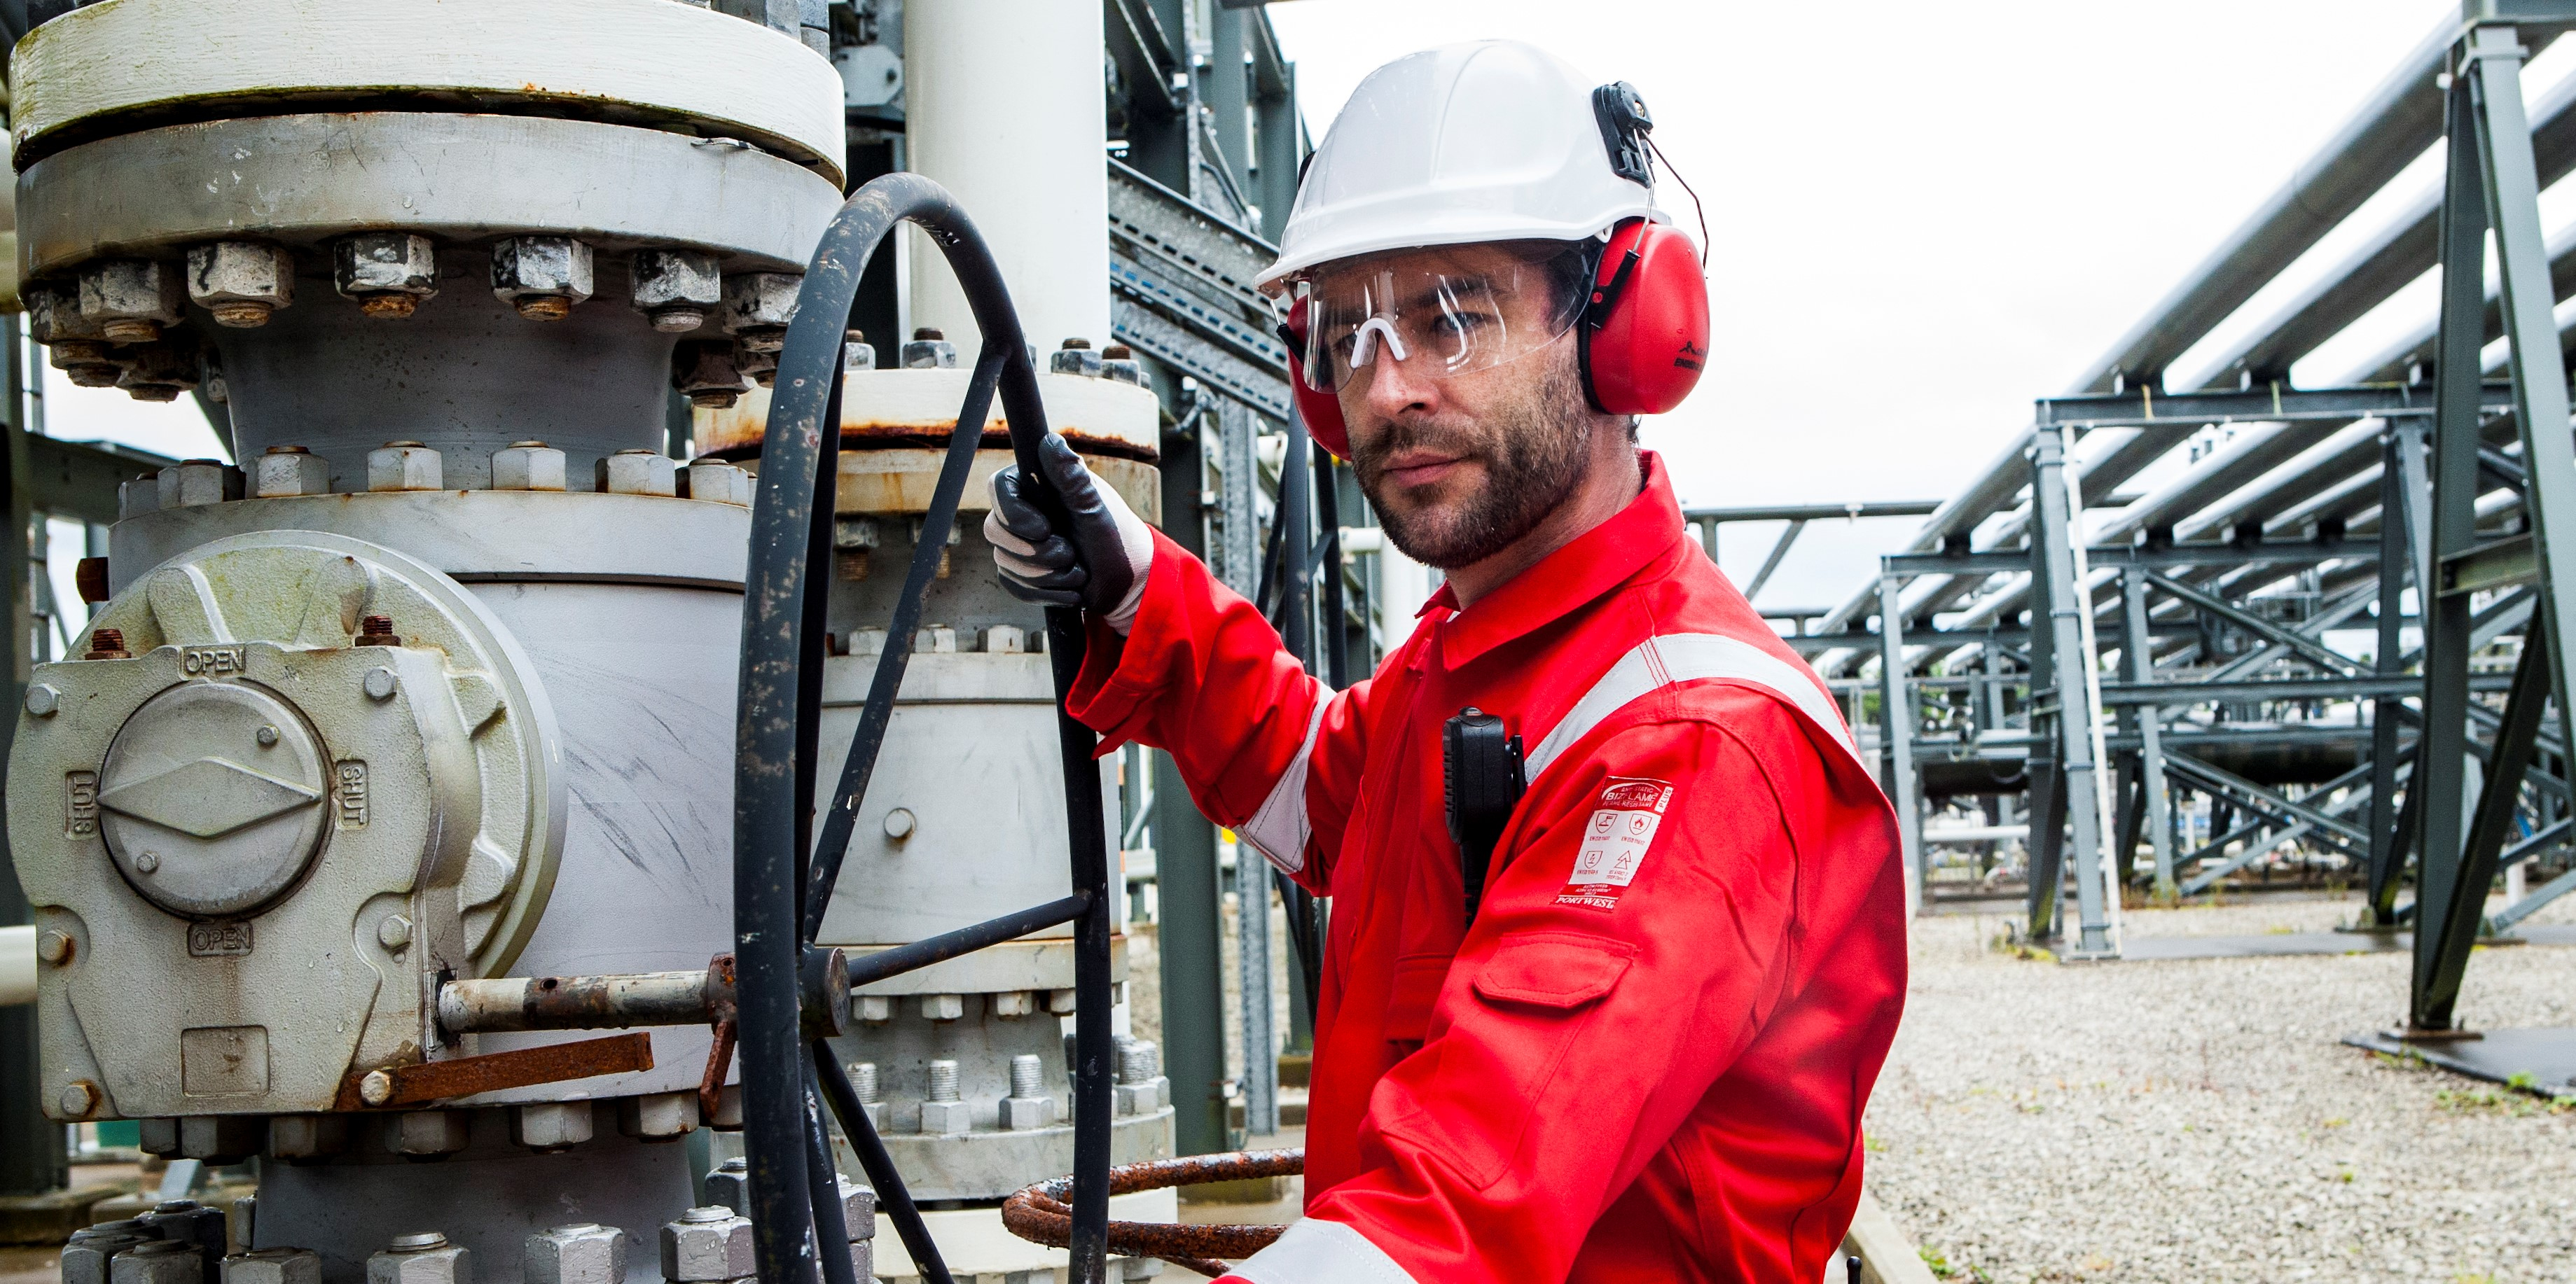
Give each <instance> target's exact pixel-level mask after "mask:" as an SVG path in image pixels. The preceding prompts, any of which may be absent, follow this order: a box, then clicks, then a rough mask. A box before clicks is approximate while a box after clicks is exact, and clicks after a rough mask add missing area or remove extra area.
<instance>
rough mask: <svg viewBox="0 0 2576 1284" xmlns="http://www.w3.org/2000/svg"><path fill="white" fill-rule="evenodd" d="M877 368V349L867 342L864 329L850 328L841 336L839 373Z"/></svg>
mask: <svg viewBox="0 0 2576 1284" xmlns="http://www.w3.org/2000/svg"><path fill="white" fill-rule="evenodd" d="M876 368H877V350H876V348H875V346H874V345H872V344H870V343H869V342H868V336H867V334H866V332H865V331H860V330H852V331H849V332H847V333H846V334H844V335H842V336H841V373H843V374H849V373H851V372H853V371H858V370H874V369H876Z"/></svg>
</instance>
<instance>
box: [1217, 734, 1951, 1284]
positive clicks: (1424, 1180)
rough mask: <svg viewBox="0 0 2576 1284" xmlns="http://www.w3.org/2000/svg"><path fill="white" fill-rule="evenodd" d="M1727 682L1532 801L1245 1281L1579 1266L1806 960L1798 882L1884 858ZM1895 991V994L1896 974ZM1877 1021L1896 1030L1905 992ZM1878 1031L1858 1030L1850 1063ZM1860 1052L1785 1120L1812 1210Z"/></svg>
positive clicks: (1462, 1275)
mask: <svg viewBox="0 0 2576 1284" xmlns="http://www.w3.org/2000/svg"><path fill="white" fill-rule="evenodd" d="M1711 699H1712V697H1709V696H1706V695H1702V696H1700V697H1699V700H1700V701H1702V702H1707V701H1709V700H1711ZM1713 699H1714V701H1715V702H1716V706H1717V708H1718V709H1719V710H1720V711H1721V712H1723V713H1724V714H1725V716H1723V717H1721V718H1717V719H1708V718H1700V719H1694V720H1688V721H1666V722H1649V723H1645V724H1643V725H1637V726H1631V727H1628V728H1626V729H1624V730H1620V731H1617V732H1614V733H1612V734H1611V735H1610V736H1608V737H1607V738H1606V739H1605V740H1604V741H1603V742H1602V743H1601V745H1600V746H1599V747H1598V748H1597V749H1596V750H1594V751H1593V752H1592V753H1590V754H1589V755H1588V756H1587V757H1588V761H1585V762H1583V763H1582V764H1580V766H1578V767H1576V769H1575V770H1574V771H1571V772H1569V773H1568V774H1567V775H1566V776H1565V777H1563V778H1562V779H1560V780H1557V781H1554V782H1552V783H1547V784H1545V785H1544V786H1543V795H1544V796H1542V794H1541V793H1533V794H1532V795H1531V797H1530V800H1529V802H1530V803H1531V804H1533V806H1531V807H1530V808H1529V809H1527V810H1525V811H1524V812H1523V814H1522V815H1520V816H1519V817H1518V818H1517V820H1516V821H1515V832H1514V833H1513V834H1511V835H1507V836H1506V844H1507V847H1508V848H1510V849H1513V850H1514V851H1515V854H1514V855H1513V856H1512V857H1511V859H1510V863H1509V864H1508V865H1507V866H1505V867H1504V868H1503V869H1502V870H1501V871H1500V872H1499V873H1498V875H1497V876H1496V878H1495V880H1494V883H1493V885H1492V888H1491V890H1490V891H1489V892H1488V894H1487V897H1486V900H1485V904H1484V908H1483V910H1482V911H1481V912H1480V913H1479V914H1478V916H1477V919H1476V921H1475V923H1474V925H1473V927H1472V928H1471V930H1470V932H1469V934H1468V936H1467V939H1466V941H1465V942H1464V944H1463V945H1462V947H1461V949H1460V951H1459V954H1458V957H1457V961H1456V963H1455V964H1454V965H1453V966H1452V968H1451V969H1450V972H1449V976H1448V980H1447V982H1446V983H1445V985H1444V986H1443V988H1442V992H1441V996H1440V999H1439V1002H1438V1006H1437V1007H1436V1008H1435V1010H1434V1012H1433V1015H1432V1018H1431V1021H1430V1024H1429V1026H1428V1027H1427V1028H1426V1030H1425V1035H1426V1037H1425V1041H1424V1042H1423V1044H1422V1046H1421V1048H1420V1050H1418V1051H1417V1052H1415V1053H1414V1054H1413V1055H1411V1056H1409V1057H1407V1058H1406V1059H1404V1060H1403V1061H1401V1062H1399V1063H1398V1064H1397V1065H1396V1066H1395V1067H1394V1069H1392V1070H1391V1071H1390V1072H1389V1073H1388V1074H1387V1076H1386V1078H1385V1079H1384V1080H1383V1081H1381V1082H1380V1083H1379V1085H1378V1087H1377V1089H1376V1091H1375V1093H1374V1094H1373V1095H1372V1097H1371V1099H1370V1105H1369V1111H1368V1114H1367V1117H1366V1119H1365V1120H1364V1122H1363V1124H1362V1126H1361V1130H1360V1151H1361V1158H1362V1162H1363V1164H1364V1169H1363V1171H1362V1172H1361V1173H1360V1174H1359V1175H1358V1176H1357V1177H1354V1178H1352V1179H1350V1180H1348V1181H1345V1182H1343V1183H1341V1184H1340V1185H1337V1186H1335V1187H1333V1188H1332V1189H1330V1190H1328V1191H1324V1192H1322V1193H1321V1194H1320V1195H1318V1196H1317V1197H1316V1198H1315V1199H1314V1200H1312V1202H1310V1204H1309V1205H1308V1208H1307V1213H1308V1218H1307V1221H1306V1222H1304V1223H1301V1224H1300V1226H1299V1227H1298V1228H1297V1229H1295V1230H1294V1231H1292V1233H1291V1235H1290V1236H1289V1237H1287V1238H1285V1239H1283V1240H1282V1241H1281V1243H1280V1244H1279V1245H1278V1246H1277V1247H1276V1248H1274V1249H1273V1250H1272V1251H1271V1252H1269V1253H1265V1254H1263V1255H1262V1256H1259V1257H1255V1258H1253V1259H1252V1260H1250V1261H1248V1262H1246V1263H1245V1264H1244V1266H1243V1267H1242V1268H1240V1270H1239V1275H1240V1277H1241V1278H1242V1279H1244V1280H1246V1281H1252V1282H1254V1284H1305V1282H1306V1281H1321V1280H1341V1279H1371V1280H1384V1281H1388V1282H1389V1284H1394V1282H1395V1281H1401V1280H1413V1281H1433V1280H1437V1281H1442V1282H1443V1284H1450V1282H1452V1281H1461V1282H1469V1284H1473V1282H1477V1281H1495V1282H1497V1284H1500V1282H1502V1281H1527V1280H1557V1279H1562V1278H1564V1277H1565V1275H1566V1273H1567V1271H1568V1270H1569V1269H1571V1267H1572V1265H1573V1263H1574V1260H1575V1257H1576V1255H1577V1253H1578V1252H1579V1251H1580V1250H1581V1248H1582V1246H1583V1242H1584V1240H1585V1237H1586V1236H1587V1235H1589V1234H1590V1233H1591V1230H1592V1227H1593V1224H1594V1223H1595V1222H1596V1221H1597V1220H1598V1219H1599V1218H1600V1217H1601V1216H1602V1214H1603V1213H1604V1211H1605V1210H1607V1209H1608V1208H1609V1207H1610V1206H1611V1204H1612V1203H1613V1201H1615V1200H1617V1199H1618V1198H1619V1197H1620V1195H1621V1194H1622V1193H1623V1192H1625V1191H1626V1190H1627V1189H1628V1188H1629V1187H1630V1185H1631V1184H1632V1183H1633V1182H1635V1181H1636V1180H1637V1178H1638V1176H1639V1174H1640V1173H1641V1172H1642V1171H1643V1170H1644V1169H1645V1167H1646V1165H1647V1164H1648V1163H1649V1161H1651V1160H1653V1159H1654V1157H1655V1156H1656V1154H1657V1153H1658V1152H1659V1151H1661V1150H1663V1149H1664V1147H1665V1146H1666V1145H1667V1144H1668V1143H1669V1142H1670V1140H1671V1139H1672V1137H1673V1135H1674V1134H1675V1132H1676V1131H1677V1130H1678V1129H1679V1128H1680V1127H1681V1126H1682V1125H1683V1123H1684V1122H1685V1121H1686V1120H1687V1119H1688V1118H1689V1117H1690V1116H1691V1114H1692V1112H1693V1110H1694V1109H1696V1108H1698V1107H1700V1106H1701V1104H1702V1102H1703V1100H1704V1099H1705V1098H1706V1097H1707V1095H1708V1093H1709V1091H1710V1089H1711V1087H1712V1085H1714V1084H1715V1083H1716V1082H1717V1081H1718V1080H1719V1079H1720V1077H1722V1076H1723V1075H1725V1074H1726V1073H1727V1072H1728V1070H1729V1069H1730V1068H1731V1067H1733V1066H1734V1065H1735V1064H1736V1063H1737V1062H1738V1060H1739V1058H1741V1057H1742V1055H1743V1054H1744V1052H1745V1050H1746V1048H1747V1047H1748V1046H1750V1045H1751V1044H1752V1043H1753V1041H1754V1040H1755V1038H1756V1037H1757V1036H1758V1035H1760V1034H1761V1033H1762V1032H1763V1030H1764V1027H1765V1024H1766V1022H1768V1021H1769V1020H1770V1018H1771V1016H1772V1014H1773V1013H1774V1012H1775V1011H1776V1010H1777V1009H1778V1007H1779V1006H1780V1005H1781V1004H1782V1003H1783V1002H1784V1001H1785V1000H1786V999H1787V998H1789V997H1791V996H1793V995H1794V993H1795V990H1794V989H1793V986H1794V985H1795V984H1796V983H1797V978H1798V977H1800V976H1802V975H1804V974H1805V972H1806V971H1808V970H1811V969H1812V967H1813V966H1814V964H1813V963H1804V964H1802V961H1801V960H1800V959H1799V958H1798V957H1797V955H1796V951H1797V949H1798V944H1797V943H1798V942H1799V941H1800V940H1801V939H1802V932H1803V930H1804V929H1803V927H1802V926H1801V924H1802V922H1803V920H1804V917H1805V915H1804V914H1803V913H1802V912H1801V910H1800V908H1799V907H1800V905H1801V903H1802V902H1804V901H1806V900H1808V899H1809V898H1811V897H1812V896H1814V895H1815V892H1814V890H1813V887H1812V886H1811V885H1810V886H1806V887H1802V880H1817V879H1819V878H1822V879H1825V880H1851V881H1853V882H1855V883H1856V884H1857V885H1858V886H1860V887H1861V888H1864V889H1865V888H1867V887H1869V886H1870V885H1872V884H1874V883H1875V882H1877V881H1878V879H1877V877H1876V876H1877V875H1878V874H1879V873H1881V872H1883V871H1882V870H1881V869H1880V868H1878V867H1879V866H1883V865H1884V864H1885V855H1884V853H1885V851H1886V850H1888V843H1887V837H1888V828H1887V826H1886V823H1885V820H1884V815H1883V809H1884V804H1883V803H1882V802H1880V801H1879V800H1878V799H1877V797H1876V794H1875V791H1874V790H1871V789H1869V788H1868V786H1867V784H1866V782H1859V787H1858V788H1854V787H1852V786H1851V784H1850V782H1846V783H1845V784H1843V785H1841V786H1837V785H1836V784H1835V783H1834V780H1833V778H1832V777H1831V776H1830V775H1829V774H1828V772H1827V770H1826V769H1825V766H1824V764H1823V761H1822V758H1821V756H1820V754H1819V752H1818V747H1817V746H1815V745H1813V744H1810V743H1809V742H1808V740H1807V738H1806V735H1805V733H1804V730H1803V728H1802V726H1801V724H1799V723H1797V722H1796V720H1795V719H1794V718H1793V717H1792V716H1791V715H1790V714H1788V713H1787V712H1786V711H1785V710H1784V709H1782V708H1780V707H1779V706H1778V705H1777V704H1776V703H1775V702H1773V701H1772V700H1771V699H1770V698H1769V697H1767V696H1762V695H1758V694H1755V693H1751V692H1746V691H1742V690H1740V689H1736V690H1731V691H1727V692H1726V693H1725V694H1723V695H1720V696H1716V697H1714V698H1713ZM1569 765H1572V764H1569ZM1819 848H1821V849H1825V850H1826V851H1828V852H1832V851H1839V852H1840V853H1842V855H1841V856H1839V857H1835V856H1826V857H1823V858H1822V859H1820V858H1819V854H1818V849H1819ZM1855 858H1856V859H1855ZM1855 863H1858V864H1866V865H1868V866H1870V868H1867V869H1855V868H1853V865H1854V864H1855ZM1820 866H1821V868H1820ZM1895 930H1896V931H1898V932H1900V933H1901V931H1902V927H1901V924H1897V925H1896V927H1895ZM1890 984H1891V985H1892V986H1893V987H1895V989H1894V990H1893V991H1892V992H1893V993H1901V986H1902V975H1901V971H1900V972H1899V974H1898V975H1897V976H1896V977H1895V978H1893V979H1892V980H1891V981H1890ZM1873 992H1875V991H1873ZM1891 1001H1892V1000H1891ZM1878 1019H1881V1018H1875V1017H1874V1018H1873V1020H1878ZM1883 1020H1884V1022H1885V1024H1886V1025H1887V1027H1888V1029H1889V1030H1890V1031H1892V1028H1893V1021H1894V1018H1893V1010H1892V1009H1890V1011H1889V1012H1888V1013H1886V1014H1884V1016H1883ZM1872 1028H1873V1029H1874V1026H1873V1027H1872ZM1872 1037H1877V1038H1878V1039H1879V1040H1880V1042H1881V1043H1882V1044H1883V1041H1884V1034H1883V1032H1882V1033H1880V1034H1877V1035H1873V1034H1872V1033H1871V1030H1869V1029H1856V1030H1854V1031H1853V1032H1852V1033H1851V1035H1850V1037H1849V1038H1848V1039H1847V1040H1846V1041H1845V1046H1847V1047H1849V1048H1852V1049H1854V1050H1855V1057H1857V1056H1858V1050H1859V1049H1860V1045H1862V1044H1865V1043H1867V1042H1869V1040H1870V1039H1871V1038H1872ZM1852 1060H1854V1058H1843V1057H1828V1058H1820V1059H1819V1064H1817V1065H1816V1066H1815V1069H1814V1073H1815V1075H1816V1076H1817V1077H1818V1078H1817V1084H1816V1085H1815V1091H1814V1093H1813V1094H1812V1097H1813V1100H1814V1103H1815V1109H1814V1110H1813V1111H1812V1112H1809V1111H1801V1110H1791V1111H1785V1112H1783V1113H1784V1115H1785V1116H1786V1117H1785V1118H1781V1119H1775V1120H1772V1121H1769V1126H1771V1127H1772V1128H1773V1129H1774V1131H1775V1132H1777V1133H1778V1134H1780V1136H1781V1138H1782V1142H1781V1144H1782V1146H1783V1147H1784V1148H1785V1150H1786V1152H1787V1153H1796V1154H1798V1155H1799V1157H1800V1160H1801V1162H1800V1163H1799V1164H1798V1165H1796V1166H1795V1167H1796V1168H1797V1169H1798V1170H1799V1171H1804V1172H1808V1173H1811V1174H1815V1173H1821V1174H1822V1175H1823V1176H1822V1178H1821V1179H1820V1180H1817V1181H1811V1182H1810V1184H1812V1185H1815V1186H1816V1189H1814V1190H1811V1191H1810V1190H1800V1191H1797V1192H1793V1193H1791V1195H1792V1197H1793V1198H1795V1199H1797V1200H1799V1201H1801V1202H1803V1203H1807V1204H1823V1203H1826V1202H1828V1200H1829V1198H1830V1197H1832V1196H1833V1192H1834V1191H1835V1189H1836V1187H1837V1185H1838V1182H1839V1176H1840V1173H1841V1169H1842V1167H1843V1165H1844V1164H1845V1162H1846V1161H1847V1159H1848V1157H1849V1156H1850V1155H1851V1154H1852V1153H1853V1149H1854V1147H1853V1138H1854V1136H1856V1132H1855V1130H1856V1129H1857V1127H1858V1124H1859V1120H1858V1110H1859V1103H1858V1102H1857V1101H1854V1100H1851V1097H1852V1093H1851V1085H1852V1083H1853V1081H1854V1079H1855V1077H1856V1074H1855V1068H1854V1065H1852V1064H1845V1062H1847V1061H1852ZM1870 1065H1871V1068H1872V1070H1874V1067H1875V1060H1874V1056H1873V1058H1872V1059H1871V1061H1870ZM1857 1077H1859V1078H1860V1079H1861V1082H1862V1083H1863V1085H1864V1091H1865V1084H1866V1075H1860V1076H1857ZM1770 1247H1771V1248H1773V1249H1775V1250H1777V1251H1779V1252H1781V1253H1782V1254H1783V1255H1785V1252H1786V1246H1785V1245H1773V1246H1770ZM1718 1251H1723V1250H1718ZM1752 1256H1753V1257H1754V1258H1755V1259H1757V1260H1758V1259H1760V1258H1762V1257H1765V1256H1767V1254H1765V1253H1762V1252H1756V1253H1754V1254H1753V1255H1752Z"/></svg>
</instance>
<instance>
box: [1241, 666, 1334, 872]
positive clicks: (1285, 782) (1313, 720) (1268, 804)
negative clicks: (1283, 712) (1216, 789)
mask: <svg viewBox="0 0 2576 1284" xmlns="http://www.w3.org/2000/svg"><path fill="white" fill-rule="evenodd" d="M1332 700H1333V693H1332V691H1331V690H1330V689H1329V688H1327V687H1325V685H1324V684H1323V683H1322V682H1321V681H1317V682H1316V683H1315V712H1314V713H1313V714H1311V715H1309V716H1308V717H1307V719H1306V741H1305V743H1304V744H1301V745H1298V746H1297V756H1296V757H1294V758H1291V759H1289V760H1288V769H1287V770H1286V771H1283V772H1280V773H1279V783H1277V784H1275V785H1272V786H1271V787H1270V796H1269V797H1267V798H1264V799H1262V800H1261V806H1260V808H1259V809H1258V810H1256V811H1254V812H1253V813H1252V819H1250V820H1247V821H1245V822H1243V823H1242V824H1241V825H1238V826H1236V827H1235V830H1234V836H1235V837H1237V838H1240V839H1242V840H1243V841H1245V842H1247V843H1250V844H1252V849H1253V850H1254V851H1257V852H1259V853H1261V854H1262V856H1263V857H1265V858H1266V859H1268V860H1269V862H1270V863H1271V864H1273V865H1276V866H1278V867H1279V868H1281V869H1283V870H1286V871H1287V872H1289V873H1291V874H1294V873H1296V872H1298V871H1299V870H1302V869H1304V868H1306V836H1307V834H1308V833H1310V832H1311V830H1310V829H1309V827H1308V825H1307V823H1306V763H1307V760H1308V759H1310V758H1312V757H1314V754H1315V736H1316V733H1318V732H1320V731H1322V730H1323V728H1324V706H1325V705H1328V704H1330V703H1332Z"/></svg>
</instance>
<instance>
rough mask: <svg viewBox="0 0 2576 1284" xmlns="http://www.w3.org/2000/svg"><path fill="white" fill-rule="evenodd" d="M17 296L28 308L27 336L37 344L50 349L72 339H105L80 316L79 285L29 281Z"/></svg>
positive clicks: (88, 320)
mask: <svg viewBox="0 0 2576 1284" xmlns="http://www.w3.org/2000/svg"><path fill="white" fill-rule="evenodd" d="M18 297H19V299H20V301H21V302H22V303H24V304H25V306H26V309H27V337H28V338H30V339H33V340H35V341H36V342H38V343H41V344H45V345H47V346H49V347H50V346H52V345H54V344H57V343H63V342H66V341H73V340H82V339H87V340H94V341H97V342H99V343H105V342H106V340H107V332H106V331H105V330H103V329H101V328H99V323H98V322H96V321H94V320H92V319H90V318H89V317H86V316H83V315H81V307H80V286H79V284H78V283H72V284H68V285H67V284H64V283H62V282H58V281H41V282H29V283H28V284H27V285H26V287H25V288H23V289H21V290H20V291H19V292H18Z"/></svg>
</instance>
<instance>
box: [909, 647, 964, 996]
mask: <svg viewBox="0 0 2576 1284" xmlns="http://www.w3.org/2000/svg"><path fill="white" fill-rule="evenodd" d="M915 649H916V650H918V649H919V648H915ZM964 1015H966V996H965V995H962V994H925V995H922V996H921V1019H922V1020H924V1021H954V1020H956V1019H958V1018H959V1017H962V1016H964Z"/></svg>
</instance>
